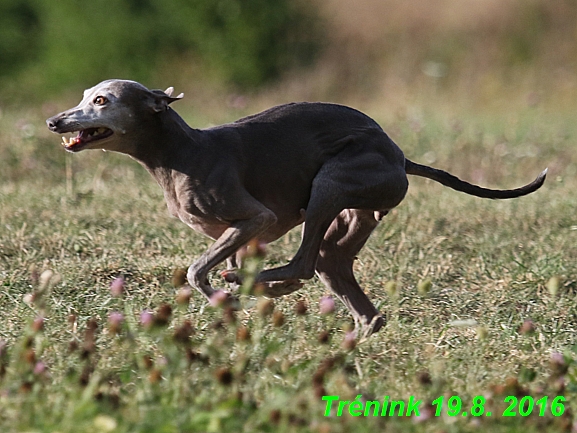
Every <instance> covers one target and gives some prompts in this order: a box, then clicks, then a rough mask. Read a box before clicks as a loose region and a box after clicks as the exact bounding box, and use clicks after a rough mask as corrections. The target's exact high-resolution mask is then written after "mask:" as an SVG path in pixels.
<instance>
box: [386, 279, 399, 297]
mask: <svg viewBox="0 0 577 433" xmlns="http://www.w3.org/2000/svg"><path fill="white" fill-rule="evenodd" d="M385 292H387V295H389V296H390V297H391V298H394V297H395V296H397V295H398V293H399V287H398V284H397V282H396V281H388V282H387V283H386V284H385Z"/></svg>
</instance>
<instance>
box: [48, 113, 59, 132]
mask: <svg viewBox="0 0 577 433" xmlns="http://www.w3.org/2000/svg"><path fill="white" fill-rule="evenodd" d="M59 121H60V119H58V116H53V117H51V118H50V119H47V120H46V125H47V126H48V129H50V130H51V131H56V130H57V129H58V123H59Z"/></svg>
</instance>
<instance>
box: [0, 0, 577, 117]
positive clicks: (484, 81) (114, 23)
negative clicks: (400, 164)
mask: <svg viewBox="0 0 577 433" xmlns="http://www.w3.org/2000/svg"><path fill="white" fill-rule="evenodd" d="M576 71H577V2H576V1H575V0H427V1H426V2H409V1H406V0H355V2H350V1H346V0H308V1H305V0H114V1H110V0H92V1H90V2H80V1H78V0H59V1H58V2H54V1H48V0H0V107H2V106H4V107H5V106H11V105H13V104H19V105H20V104H24V105H26V104H37V103H38V102H41V101H46V100H49V99H52V98H55V97H59V98H63V97H66V95H74V98H75V99H78V98H79V93H78V92H79V91H80V90H82V89H84V88H86V87H89V86H92V85H93V84H95V83H97V82H99V81H101V80H103V79H107V78H113V77H114V78H130V79H134V80H137V81H141V82H142V83H144V84H145V85H147V86H148V87H151V88H157V87H158V88H160V87H163V88H164V87H167V86H169V85H174V86H175V87H177V91H184V92H185V93H186V92H187V91H188V92H189V94H191V95H192V96H193V97H196V98H197V103H198V102H200V101H201V102H205V103H208V101H210V100H212V99H213V97H214V95H219V96H222V95H223V94H226V95H229V98H228V99H227V103H228V104H229V105H233V106H234V105H241V106H242V105H244V104H246V101H247V99H246V98H252V99H249V100H254V98H257V99H258V98H261V99H262V101H263V102H262V104H263V105H264V104H265V101H266V102H267V103H268V102H275V101H276V102H281V101H284V100H295V99H309V100H335V101H342V102H350V103H362V104H363V106H364V107H367V106H371V105H372V104H373V103H374V105H375V106H377V105H382V104H384V103H386V104H387V105H388V106H397V107H398V106H399V104H400V105H406V104H417V105H418V104H421V103H423V104H433V105H434V104H441V105H443V106H445V105H446V104H445V103H446V102H450V104H451V106H456V107H459V109H461V108H463V107H469V108H472V109H474V110H478V109H484V108H488V109H495V108H496V107H497V108H498V107H499V106H502V108H505V109H507V108H512V107H513V106H515V105H518V104H521V105H523V106H525V105H529V106H532V105H537V104H545V105H546V104H553V105H555V106H556V107H559V106H567V107H572V106H573V105H574V102H575V100H576V91H577V76H576ZM187 96H189V95H187ZM189 97H190V96H189ZM443 102H445V103H443ZM188 103H192V101H191V100H190V99H188Z"/></svg>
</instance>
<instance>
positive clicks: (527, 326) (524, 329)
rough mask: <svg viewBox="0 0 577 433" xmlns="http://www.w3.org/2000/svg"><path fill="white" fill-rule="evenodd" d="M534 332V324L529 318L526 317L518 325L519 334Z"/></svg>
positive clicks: (531, 333)
mask: <svg viewBox="0 0 577 433" xmlns="http://www.w3.org/2000/svg"><path fill="white" fill-rule="evenodd" d="M534 333H535V324H534V323H533V321H532V320H531V319H526V320H525V321H523V324H522V325H521V326H520V327H519V334H521V335H533V334H534Z"/></svg>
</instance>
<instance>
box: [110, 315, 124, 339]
mask: <svg viewBox="0 0 577 433" xmlns="http://www.w3.org/2000/svg"><path fill="white" fill-rule="evenodd" d="M123 322H124V316H123V315H122V313H119V312H118V311H113V312H112V313H110V314H109V315H108V329H109V330H110V332H111V333H112V334H113V335H114V334H118V332H120V329H121V328H122V323H123Z"/></svg>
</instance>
